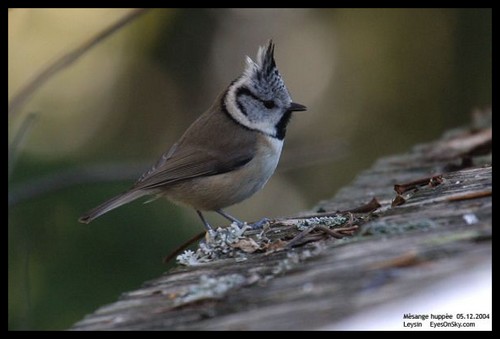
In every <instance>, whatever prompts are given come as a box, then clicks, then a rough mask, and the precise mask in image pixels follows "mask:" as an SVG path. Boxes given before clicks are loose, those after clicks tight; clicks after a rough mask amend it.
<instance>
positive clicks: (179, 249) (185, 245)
mask: <svg viewBox="0 0 500 339" xmlns="http://www.w3.org/2000/svg"><path fill="white" fill-rule="evenodd" d="M205 234H206V232H205V231H203V232H200V233H198V234H196V235H195V236H194V237H192V238H191V239H189V240H188V241H186V242H185V243H183V244H182V245H180V246H179V247H177V248H176V249H175V250H173V251H172V252H170V254H169V255H167V256H166V257H164V258H163V263H164V264H168V263H169V261H170V260H172V259H173V258H175V257H176V256H177V255H178V254H179V253H181V252H182V251H184V250H185V249H186V248H188V247H189V246H191V244H193V243H194V242H195V241H198V240H200V239H201V238H203V237H204V236H205Z"/></svg>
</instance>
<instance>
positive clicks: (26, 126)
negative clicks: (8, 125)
mask: <svg viewBox="0 0 500 339" xmlns="http://www.w3.org/2000/svg"><path fill="white" fill-rule="evenodd" d="M37 117H38V116H37V114H36V113H30V114H28V116H27V117H26V119H24V121H23V123H22V124H21V127H19V130H18V131H17V133H16V135H15V136H14V140H12V144H11V145H10V147H9V173H8V177H9V178H10V176H11V174H12V171H14V167H15V164H16V162H17V157H18V156H19V153H20V152H21V146H22V144H23V142H24V141H25V140H26V136H27V135H28V133H29V131H30V130H31V128H32V127H33V124H34V122H35V121H36V119H37Z"/></svg>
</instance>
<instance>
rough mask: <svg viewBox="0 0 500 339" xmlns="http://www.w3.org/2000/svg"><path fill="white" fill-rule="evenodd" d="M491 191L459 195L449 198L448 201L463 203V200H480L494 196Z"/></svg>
mask: <svg viewBox="0 0 500 339" xmlns="http://www.w3.org/2000/svg"><path fill="white" fill-rule="evenodd" d="M492 193H493V192H492V191H491V190H486V191H479V192H471V193H465V194H457V195H453V196H451V197H449V198H448V199H446V200H448V201H462V200H470V199H479V198H484V197H489V196H491V195H492Z"/></svg>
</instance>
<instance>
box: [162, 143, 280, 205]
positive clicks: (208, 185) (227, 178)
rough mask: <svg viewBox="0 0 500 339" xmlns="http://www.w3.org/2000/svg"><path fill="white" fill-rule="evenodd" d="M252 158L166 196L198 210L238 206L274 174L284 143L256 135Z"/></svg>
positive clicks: (195, 181)
mask: <svg viewBox="0 0 500 339" xmlns="http://www.w3.org/2000/svg"><path fill="white" fill-rule="evenodd" d="M259 138H260V140H259V142H258V143H257V150H256V152H255V156H254V157H253V158H252V160H250V161H249V162H248V163H247V164H245V165H244V166H242V167H240V168H238V169H236V170H233V171H230V172H227V173H222V174H217V175H212V176H207V177H199V178H194V179H191V180H187V181H185V182H182V183H179V184H178V185H175V186H173V187H171V188H170V189H169V190H168V192H167V196H168V197H169V198H170V199H171V200H174V201H177V202H180V203H183V204H186V205H189V206H192V207H194V208H196V209H199V210H208V211H211V210H212V211H213V210H217V209H220V208H225V207H227V206H231V205H234V204H236V203H239V202H241V201H243V200H245V199H247V198H249V197H250V196H252V195H253V194H254V193H256V192H257V191H259V190H260V189H262V187H263V186H264V185H265V184H266V183H267V181H268V180H269V178H270V177H271V176H272V175H273V173H274V171H275V170H276V167H277V165H278V161H279V158H280V155H281V150H282V148H283V140H278V139H276V138H272V137H269V136H265V135H259Z"/></svg>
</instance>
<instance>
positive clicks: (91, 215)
mask: <svg viewBox="0 0 500 339" xmlns="http://www.w3.org/2000/svg"><path fill="white" fill-rule="evenodd" d="M146 194H149V193H148V192H145V191H143V190H136V191H134V190H131V191H127V192H124V193H122V194H120V195H117V196H116V197H114V198H111V199H109V200H107V201H105V202H103V203H102V204H100V205H99V206H97V207H95V208H93V209H91V210H90V211H88V212H87V213H85V214H84V215H82V216H81V217H80V219H78V221H79V222H81V223H84V224H88V223H89V222H91V221H92V220H94V219H95V218H97V217H100V216H101V215H103V214H104V213H107V212H109V211H111V210H113V209H115V208H117V207H120V206H121V205H125V204H126V203H129V202H131V201H133V200H135V199H138V198H140V197H142V196H144V195H146Z"/></svg>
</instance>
